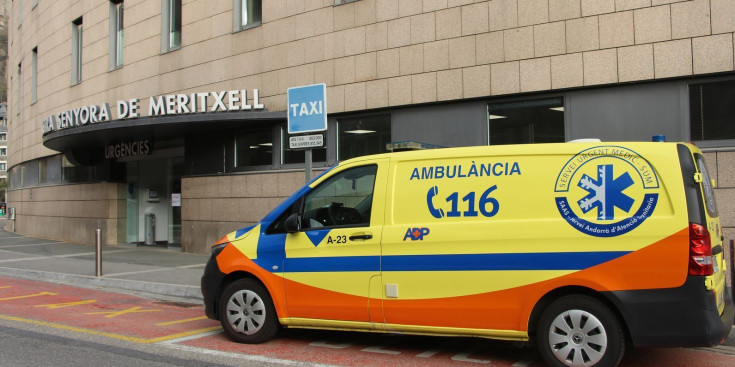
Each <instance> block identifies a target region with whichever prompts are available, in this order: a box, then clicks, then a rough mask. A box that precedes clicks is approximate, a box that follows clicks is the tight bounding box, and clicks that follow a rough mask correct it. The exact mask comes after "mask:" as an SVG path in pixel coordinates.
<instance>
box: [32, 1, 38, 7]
mask: <svg viewBox="0 0 735 367" xmlns="http://www.w3.org/2000/svg"><path fill="white" fill-rule="evenodd" d="M37 5H38V0H33V7H32V8H31V9H35V8H36V6H37Z"/></svg>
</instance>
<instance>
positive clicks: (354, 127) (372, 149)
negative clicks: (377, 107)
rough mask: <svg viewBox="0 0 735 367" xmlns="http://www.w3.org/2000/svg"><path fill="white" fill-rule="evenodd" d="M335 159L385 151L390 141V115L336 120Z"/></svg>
mask: <svg viewBox="0 0 735 367" xmlns="http://www.w3.org/2000/svg"><path fill="white" fill-rule="evenodd" d="M337 134H338V135H337V151H338V153H337V154H338V155H337V159H338V160H345V159H350V158H353V157H359V156H363V155H368V154H378V153H386V152H387V151H388V150H387V149H386V144H388V143H389V142H390V137H391V132H390V115H377V116H363V117H356V118H345V119H339V120H338V121H337Z"/></svg>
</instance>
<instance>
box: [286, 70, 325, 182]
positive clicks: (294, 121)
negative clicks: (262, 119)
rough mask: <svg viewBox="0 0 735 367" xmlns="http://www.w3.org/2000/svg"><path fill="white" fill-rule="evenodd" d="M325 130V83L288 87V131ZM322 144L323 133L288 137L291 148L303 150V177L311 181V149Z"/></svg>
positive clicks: (293, 132)
mask: <svg viewBox="0 0 735 367" xmlns="http://www.w3.org/2000/svg"><path fill="white" fill-rule="evenodd" d="M326 130H327V85H326V84H324V83H322V84H313V85H307V86H303V87H294V88H289V89H288V133H289V134H304V133H310V132H321V131H326ZM322 146H324V135H323V134H316V135H301V136H292V137H290V138H289V147H290V148H291V149H301V148H306V150H305V151H304V163H305V167H304V170H305V179H306V183H308V182H309V181H311V160H312V157H311V149H312V148H314V147H322Z"/></svg>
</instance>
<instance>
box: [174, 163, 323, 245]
mask: <svg viewBox="0 0 735 367" xmlns="http://www.w3.org/2000/svg"><path fill="white" fill-rule="evenodd" d="M314 174H315V175H316V174H319V172H314ZM181 185H182V187H181V189H182V192H181V197H182V203H181V208H182V213H181V227H182V239H183V242H182V244H181V246H182V250H183V251H186V252H196V253H207V252H208V251H209V246H210V245H212V244H213V243H214V241H216V240H218V239H220V238H221V237H222V236H224V235H225V234H227V233H229V232H232V231H234V230H237V229H240V228H243V227H246V226H249V225H252V224H255V223H257V222H258V221H259V220H260V219H262V218H263V217H264V216H265V215H266V214H268V212H270V211H271V210H272V209H273V208H275V207H276V206H277V205H278V204H279V203H280V202H281V201H283V199H285V198H287V197H289V196H291V194H293V193H294V192H295V191H296V190H298V189H299V188H300V187H301V186H303V185H304V172H303V171H301V172H282V173H252V174H240V175H231V176H208V177H192V178H184V179H183V180H182V182H181Z"/></svg>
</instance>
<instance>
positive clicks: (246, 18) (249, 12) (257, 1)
mask: <svg viewBox="0 0 735 367" xmlns="http://www.w3.org/2000/svg"><path fill="white" fill-rule="evenodd" d="M261 6H262V0H234V11H233V15H234V27H233V31H235V32H237V31H240V30H243V29H248V28H253V27H257V26H259V25H261V23H262V17H261V15H262V10H261Z"/></svg>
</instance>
